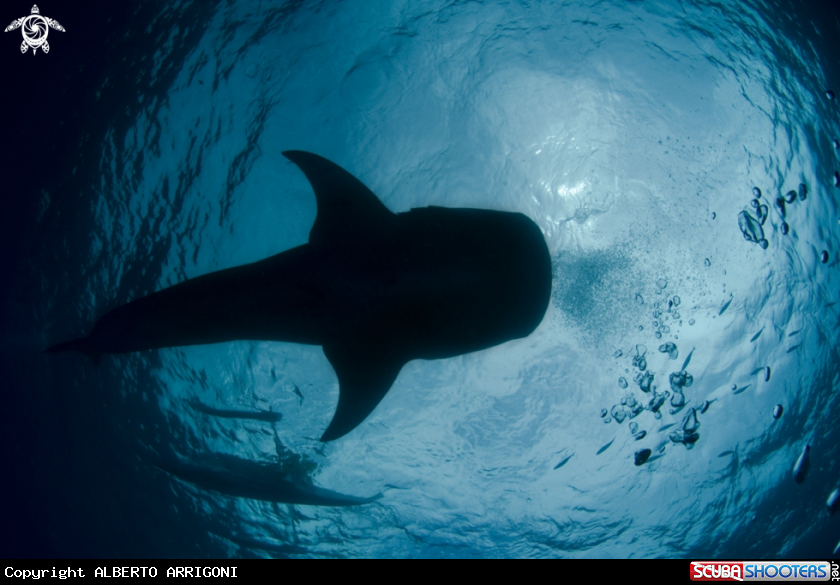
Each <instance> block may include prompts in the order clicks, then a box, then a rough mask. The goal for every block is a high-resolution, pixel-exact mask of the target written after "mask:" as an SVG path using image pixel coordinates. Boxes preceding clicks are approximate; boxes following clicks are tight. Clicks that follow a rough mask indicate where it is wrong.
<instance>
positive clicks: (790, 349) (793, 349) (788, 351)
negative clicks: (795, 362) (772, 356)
mask: <svg viewBox="0 0 840 585" xmlns="http://www.w3.org/2000/svg"><path fill="white" fill-rule="evenodd" d="M800 345H802V344H801V343H797V344H796V345H794V346H793V347H789V348H788V350H787V351H786V352H785V353H790V352H792V351H796V350H797V349H799V346H800Z"/></svg>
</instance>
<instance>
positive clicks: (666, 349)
mask: <svg viewBox="0 0 840 585" xmlns="http://www.w3.org/2000/svg"><path fill="white" fill-rule="evenodd" d="M659 353H667V354H668V356H669V357H670V358H671V359H672V360H675V359H677V357H679V355H680V352H679V351H678V350H677V346H676V345H674V344H673V343H672V342H670V341H668V342H667V343H663V344H662V345H660V346H659Z"/></svg>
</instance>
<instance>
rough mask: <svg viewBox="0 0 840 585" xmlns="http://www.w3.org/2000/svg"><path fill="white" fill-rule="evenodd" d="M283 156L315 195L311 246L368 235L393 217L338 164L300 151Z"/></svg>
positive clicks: (291, 151)
mask: <svg viewBox="0 0 840 585" xmlns="http://www.w3.org/2000/svg"><path fill="white" fill-rule="evenodd" d="M283 156H285V157H286V158H288V159H289V160H290V161H292V162H293V163H295V164H296V165H297V166H298V167H299V168H300V170H302V171H303V173H304V174H305V175H306V178H307V179H309V184H310V185H312V190H313V191H315V199H316V200H317V202H318V216H317V217H316V218H315V223H314V224H313V225H312V230H311V231H310V232H309V243H310V244H324V243H330V242H332V241H336V242H341V241H346V240H348V239H354V238H355V237H356V236H357V235H358V234H370V233H372V232H375V231H377V230H378V229H381V226H382V223H384V222H387V221H388V219H390V218H392V217H394V214H393V213H391V212H390V211H388V208H387V207H385V205H383V204H382V202H381V201H380V200H379V199H378V198H377V197H376V195H374V194H373V191H371V190H370V189H368V188H367V187H365V186H364V185H363V184H362V182H361V181H360V180H359V179H357V178H356V177H354V176H353V175H351V174H350V173H348V172H347V171H345V170H344V169H342V168H341V167H340V166H338V165H337V164H335V163H333V162H331V161H328V160H327V159H325V158H324V157H322V156H318V155H317V154H312V153H311V152H304V151H302V150H287V151H285V152H284V153H283Z"/></svg>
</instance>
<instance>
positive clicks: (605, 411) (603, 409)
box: [601, 408, 607, 418]
mask: <svg viewBox="0 0 840 585" xmlns="http://www.w3.org/2000/svg"><path fill="white" fill-rule="evenodd" d="M605 416H607V409H606V408H602V409H601V418H604V417H605Z"/></svg>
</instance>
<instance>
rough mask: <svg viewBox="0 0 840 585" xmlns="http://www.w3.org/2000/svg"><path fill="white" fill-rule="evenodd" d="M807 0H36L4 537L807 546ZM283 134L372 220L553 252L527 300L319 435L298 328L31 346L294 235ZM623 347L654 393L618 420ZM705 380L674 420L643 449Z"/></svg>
mask: <svg viewBox="0 0 840 585" xmlns="http://www.w3.org/2000/svg"><path fill="white" fill-rule="evenodd" d="M826 6H827V5H826V4H824V3H816V2H815V3H797V2H793V3H791V2H785V3H773V2H747V3H742V4H739V5H738V6H737V8H736V7H734V6H733V7H727V6H721V5H718V4H710V3H687V2H619V1H615V2H590V3H585V2H567V3H563V4H560V3H555V4H550V5H548V4H545V3H535V4H531V3H525V2H484V3H477V2H473V3H446V2H420V1H411V2H402V3H399V2H398V3H393V2H366V3H339V2H321V3H315V2H288V3H267V2H237V3H236V4H235V5H229V4H227V3H210V2H201V3H192V2H176V3H172V2H167V3H162V2H161V3H155V2H151V3H148V2H147V3H143V4H142V5H140V4H138V5H136V7H135V6H131V5H129V6H124V5H119V6H115V5H112V4H105V3H101V4H100V5H98V6H97V5H92V4H88V5H87V6H86V7H84V8H77V7H75V6H74V7H70V6H64V5H55V6H52V5H49V6H48V5H39V7H40V10H41V14H42V15H45V16H49V17H51V18H55V19H56V20H58V21H59V22H60V23H61V24H62V25H63V26H64V27H65V29H66V32H63V33H62V32H59V31H55V30H52V31H51V32H50V33H49V43H50V52H49V53H48V54H44V53H43V52H42V51H40V50H39V51H38V52H37V53H36V54H35V55H34V56H33V54H32V51H31V50H29V51H28V52H27V53H26V54H21V52H20V50H19V45H20V42H21V33H20V31H19V30H17V31H10V32H7V33H4V36H3V37H2V38H3V44H2V47H0V49H2V51H0V67H2V77H3V79H4V82H5V90H4V92H3V98H2V99H3V109H2V112H3V114H4V122H5V123H4V127H3V140H4V151H3V158H2V165H3V173H2V176H3V189H2V191H0V192H2V203H3V211H2V213H0V229H2V236H0V237H2V254H0V269H2V275H3V278H2V283H3V287H2V295H3V298H2V303H0V319H2V321H0V322H2V330H0V348H1V349H2V372H3V379H4V383H3V385H2V387H3V390H4V392H3V397H4V401H5V404H4V406H5V408H3V410H2V417H3V419H2V424H0V428H2V454H3V463H4V465H3V470H4V473H3V479H4V481H3V482H2V484H3V488H2V489H3V496H4V499H5V501H6V503H7V506H6V508H7V512H6V513H5V514H6V515H5V516H4V522H3V534H2V539H3V540H2V547H3V548H2V550H3V552H4V553H5V556H9V557H21V556H23V557H32V556H36V557H38V556H47V557H85V556H96V557H143V556H146V557H148V556H154V557H225V556H233V557H239V556H244V557H251V556H260V557H262V556H349V557H353V556H368V557H386V556H389V557H390V556H395V557H409V556H423V557H438V556H441V557H450V556H452V557H472V556H479V557H488V556H500V557H663V556H664V557H685V558H709V557H761V558H790V557H804V558H827V557H830V556H831V555H832V550H833V549H834V547H835V545H836V544H837V542H838V539H840V527H838V524H837V518H836V517H835V518H831V517H829V515H828V513H827V512H826V509H825V501H826V498H827V497H828V494H829V493H830V492H831V491H832V490H833V489H834V488H835V487H836V486H837V484H838V482H840V465H839V464H838V434H837V433H838V425H837V424H836V412H837V410H838V387H839V386H840V370H838V363H840V360H838V315H840V303H838V301H840V286H838V278H837V266H838V263H837V258H838V255H840V245H838V238H837V230H838V227H840V224H838V219H840V216H839V215H838V209H837V201H838V195H840V189H838V188H837V187H835V185H834V180H835V179H834V173H835V172H836V171H838V170H840V156H838V149H837V148H836V146H835V144H833V142H832V141H836V140H838V139H840V105H838V100H837V98H836V97H835V98H834V99H830V98H829V94H828V93H827V90H830V89H832V88H833V89H834V90H835V91H838V89H839V88H840V71H838V62H837V59H836V55H838V54H840V47H839V46H838V44H840V41H838V39H840V21H838V16H837V13H836V12H833V11H832V10H831V9H830V8H827V7H826ZM30 8H31V6H28V5H24V4H21V5H19V6H17V7H13V6H6V7H4V9H3V10H4V11H6V12H5V14H6V16H5V17H4V18H6V20H7V21H9V22H11V21H12V20H14V19H16V18H19V17H22V16H26V15H28V14H29V10H30ZM287 149H302V150H310V151H313V152H317V153H319V154H321V155H323V156H326V157H328V158H330V159H332V160H335V161H336V162H338V163H339V164H341V165H342V166H344V167H346V168H347V169H348V170H350V171H351V172H353V173H354V174H355V175H356V176H358V177H360V178H361V179H362V180H363V181H364V182H365V183H366V184H367V185H368V186H370V187H371V189H372V190H373V191H374V192H375V193H377V195H379V197H380V198H381V199H382V201H383V202H384V203H385V204H386V205H387V206H388V207H389V208H390V209H391V210H393V211H405V210H408V209H409V208H411V207H422V206H426V205H443V206H451V207H459V206H460V207H483V208H492V209H504V210H509V211H520V212H523V213H526V214H527V215H529V216H530V217H531V218H533V219H534V220H535V221H536V222H537V224H538V225H539V226H540V227H541V229H542V230H543V232H544V234H545V236H546V240H547V242H548V244H549V249H550V250H551V253H552V256H553V266H554V272H555V278H554V283H553V303H552V305H551V307H550V308H549V312H548V314H547V315H546V318H545V320H544V322H543V324H542V325H541V326H540V328H539V329H538V330H537V331H536V332H535V333H534V334H533V335H532V336H531V337H529V338H528V339H525V340H520V341H516V342H511V343H508V344H505V345H503V346H500V347H497V348H494V349H491V350H488V351H486V352H480V353H477V354H472V355H468V356H463V357H461V358H456V359H453V360H443V361H436V362H419V361H418V362H412V363H410V364H409V365H408V366H406V368H404V370H403V371H402V373H401V374H400V377H399V378H398V380H397V383H396V384H395V385H394V388H393V389H392V390H391V392H390V393H389V395H388V396H387V397H386V399H385V400H384V401H383V402H382V404H381V405H380V406H379V407H378V408H377V410H376V411H375V412H374V414H373V415H372V416H371V417H370V418H369V419H368V420H367V421H366V422H365V423H364V424H363V425H362V426H360V427H359V428H358V429H356V430H355V431H354V432H353V433H351V434H350V435H348V436H347V437H346V438H344V439H341V440H339V441H336V442H335V443H331V444H328V445H326V446H323V445H321V444H320V443H319V442H318V441H317V440H316V439H315V438H316V437H318V436H320V434H321V432H323V429H324V428H326V425H327V424H328V422H329V420H330V418H331V416H332V412H333V409H334V405H335V401H336V398H337V383H336V380H335V375H334V373H333V372H332V369H331V368H330V366H329V363H328V362H327V361H326V358H325V357H324V355H323V352H322V351H321V350H320V348H317V347H304V346H297V345H293V344H281V343H252V342H246V341H243V342H236V343H229V344H219V345H212V346H202V347H190V348H177V349H167V350H162V351H158V352H145V353H140V354H135V355H126V356H118V357H112V356H106V357H105V358H104V359H103V360H102V363H101V365H99V366H98V367H97V366H96V365H94V364H93V363H92V362H91V361H90V360H87V359H86V358H84V357H83V356H81V355H75V354H74V355H69V354H68V355H51V356H44V355H41V353H40V351H41V350H42V349H43V348H45V347H46V346H47V345H49V344H51V343H55V342H58V341H63V340H66V339H70V338H73V337H78V336H81V335H83V334H85V333H86V332H87V331H88V330H89V328H90V327H91V325H92V323H93V322H94V321H95V319H96V318H97V316H99V315H101V314H103V313H104V312H105V311H107V310H108V309H110V308H113V307H115V306H118V305H120V304H123V303H125V302H128V301H130V300H132V299H135V298H138V297H140V296H143V295H145V294H148V293H150V292H153V291H155V290H159V289H161V288H163V287H166V286H168V285H170V284H173V283H176V282H180V281H182V280H184V279H185V278H191V277H194V276H198V275H200V274H204V273H207V272H211V271H214V270H219V269H222V268H226V267H230V266H236V265H239V264H243V263H245V262H250V261H254V260H258V259H261V258H264V257H266V256H269V255H271V254H274V253H277V252H280V251H282V250H284V249H287V248H290V247H292V246H295V245H299V244H301V243H304V242H305V241H306V238H307V236H308V232H309V229H310V227H311V223H312V221H313V219H314V216H315V202H314V198H313V197H312V194H311V190H310V188H309V186H308V185H307V183H306V182H305V180H304V178H303V177H302V175H301V174H300V173H299V172H298V171H297V169H296V168H294V167H293V166H291V165H289V164H287V163H286V161H285V159H283V158H282V157H281V156H280V152H281V151H283V150H287ZM800 184H804V185H805V187H806V192H805V194H806V197H805V198H804V199H801V198H800V196H799V194H798V193H797V196H796V198H795V199H793V200H792V201H791V202H786V203H785V212H784V215H782V213H781V209H780V208H779V207H778V206H777V205H776V199H777V198H778V197H780V196H781V197H784V196H785V195H786V194H787V193H788V192H789V191H791V190H794V191H797V192H798V191H799V185H800ZM753 187H758V188H759V189H760V190H761V192H762V195H761V197H760V198H759V201H758V207H753V206H752V204H751V199H752V198H753V192H752V189H753ZM762 206H766V208H767V211H766V216H767V217H766V219H765V220H764V223H763V224H762V223H761V221H760V219H761V216H762V215H765V212H764V211H763V210H762ZM742 212H745V213H747V214H749V217H748V216H747V215H741V213H742ZM739 217H741V218H742V219H741V220H740V221H739ZM739 224H740V225H739ZM784 225H786V226H787V227H786V228H785V227H784ZM742 232H745V233H746V235H747V236H749V239H747V238H746V237H745V235H744V233H742ZM785 232H787V233H785ZM750 240H755V241H750ZM762 240H766V247H762V246H763V245H764V244H762V243H761V241H762ZM824 253H825V254H824ZM677 297H678V299H679V300H677ZM669 303H670V304H669ZM668 342H670V343H672V344H673V347H671V346H665V344H666V343H668ZM660 345H662V346H663V351H659V350H658V348H659V347H660ZM640 346H643V347H640ZM669 351H670V354H669ZM619 352H620V354H619ZM616 354H619V355H618V357H616ZM689 356H690V360H689V359H687V358H688V357H689ZM642 362H644V363H642ZM686 362H687V363H686ZM767 367H769V368H770V370H769V376H768V375H767V374H768V372H767V370H766V369H765V368H767ZM642 370H644V374H643V372H642ZM681 371H685V372H687V373H688V374H690V376H691V383H690V384H689V383H688V382H687V378H686V376H680V375H679V374H678V373H679V372H681ZM647 372H650V373H651V374H652V375H653V378H652V380H651V378H650V377H649V376H648V378H647V380H648V382H650V385H651V386H656V389H655V390H653V389H652V391H653V392H656V393H658V394H661V395H663V397H664V403H663V405H662V406H661V408H659V409H658V410H659V418H656V414H655V412H654V411H653V410H650V409H648V410H645V409H641V410H638V409H636V410H637V412H636V413H634V414H635V416H633V417H631V416H630V415H628V414H627V413H628V412H633V411H634V407H633V403H634V401H635V402H637V403H639V404H641V405H642V406H648V405H649V402H650V400H651V398H652V397H654V394H653V393H649V394H648V393H645V392H644V391H643V390H642V388H640V386H639V382H637V381H636V380H635V379H638V380H639V381H641V382H642V383H643V384H646V383H647V382H645V381H644V380H645V378H643V377H642V376H644V375H645V374H647ZM671 374H678V375H677V376H676V377H672V376H671ZM620 378H622V379H623V382H622V381H620V380H619V379H620ZM669 378H670V380H671V381H670V383H669ZM625 383H626V385H627V387H626V388H625V387H623V386H624V384H625ZM733 386H734V390H733ZM666 391H667V392H669V394H668V396H667V397H665V396H664V393H665V392H666ZM631 394H632V396H633V398H632V400H630V399H629V396H630V395H631ZM677 395H679V396H680V397H681V398H679V399H677ZM622 400H623V404H622ZM679 400H683V401H685V403H686V404H685V406H674V405H675V404H679ZM705 401H709V403H710V404H709V406H708V409H707V410H706V411H705V412H703V413H702V414H697V415H696V416H697V421H698V422H699V427H698V428H697V430H696V433H691V432H689V433H688V436H692V435H694V434H696V435H699V438H697V437H696V436H695V437H694V439H689V440H685V441H684V442H675V441H674V440H673V439H670V438H669V436H675V435H674V433H675V431H679V430H680V429H683V428H686V424H685V422H684V421H685V419H686V416H687V415H689V425H688V427H691V426H692V425H693V424H694V423H693V418H691V417H690V414H689V413H690V412H691V409H692V408H695V409H698V411H699V410H700V407H701V405H702V404H703V403H704V402H705ZM776 404H781V405H783V407H784V413H783V414H782V416H781V417H780V418H779V419H778V420H777V419H775V418H774V417H773V416H772V412H773V408H774V406H775V405H776ZM602 409H606V410H607V411H608V412H607V415H606V416H605V417H603V418H601V417H600V416H599V415H600V413H601V410H602ZM654 410H656V409H654ZM672 410H673V411H675V412H673V413H672V412H671V411H672ZM247 412H252V413H262V414H256V415H253V416H251V417H249V416H246V415H241V414H239V413H247ZM273 413H277V414H278V416H275V415H274V414H273ZM606 419H609V420H610V422H608V423H607V424H605V423H604V420H606ZM619 421H621V422H619ZM630 423H633V424H635V425H636V427H635V428H634V430H635V433H636V436H637V437H638V436H639V435H640V432H639V431H645V435H644V437H640V438H639V439H638V440H636V438H635V437H634V435H633V433H632V432H631V430H630V429H629V428H628V427H630ZM685 436H686V434H685V433H684V434H683V435H676V438H678V439H679V438H680V437H682V439H685ZM695 439H696V442H693V441H695ZM806 444H808V445H810V447H811V449H810V453H811V463H810V469H809V472H808V474H807V477H806V478H805V481H804V482H802V483H801V484H797V483H796V482H795V481H794V480H793V473H792V467H793V465H794V461H795V460H796V459H797V457H798V455H799V453H800V452H801V451H802V449H803V447H804V446H805V445H806ZM642 449H650V450H651V453H652V455H651V456H650V458H649V459H648V460H647V462H646V463H644V464H643V465H640V466H636V465H634V459H635V458H634V454H635V453H636V452H638V451H640V450H642ZM173 458H178V460H180V461H186V462H191V463H193V464H196V465H205V466H213V465H222V464H225V462H228V463H229V462H231V461H236V462H237V463H236V464H230V465H228V468H229V469H230V468H234V469H235V471H236V473H238V474H239V476H240V477H244V476H247V475H249V474H258V473H262V470H266V469H271V470H273V471H272V473H275V471H276V473H277V474H278V475H277V477H280V478H288V479H290V480H295V481H303V482H305V483H306V482H312V484H313V485H317V486H320V487H322V488H326V489H329V490H333V491H335V492H341V493H343V494H348V495H349V496H355V497H366V496H371V495H374V494H377V493H380V492H381V493H383V497H382V498H380V499H379V500H377V501H376V502H374V503H369V504H365V505H362V506H358V507H349V508H327V507H314V506H305V505H289V504H282V503H276V502H268V501H259V500H253V499H248V498H243V497H231V496H225V495H221V494H219V493H217V492H213V491H206V490H202V489H199V488H197V487H196V486H195V485H193V484H191V483H187V482H181V481H178V480H175V479H173V478H172V477H171V476H170V475H168V474H167V473H166V472H164V471H162V470H161V469H159V468H158V467H157V465H159V464H160V463H161V462H163V461H172V460H173ZM560 463H562V465H558V464H560ZM278 481H282V479H280V480H278Z"/></svg>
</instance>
